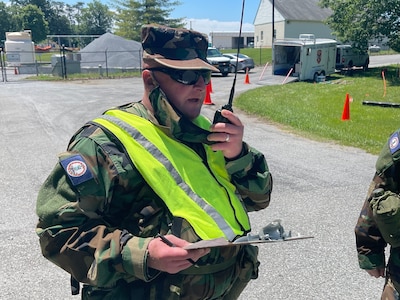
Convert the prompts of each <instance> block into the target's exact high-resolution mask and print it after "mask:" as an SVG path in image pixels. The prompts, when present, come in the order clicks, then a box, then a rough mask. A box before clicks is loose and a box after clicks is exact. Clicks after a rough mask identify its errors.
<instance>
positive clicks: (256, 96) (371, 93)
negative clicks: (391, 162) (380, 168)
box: [234, 66, 400, 154]
mask: <svg viewBox="0 0 400 300" xmlns="http://www.w3.org/2000/svg"><path fill="white" fill-rule="evenodd" d="M347 93H348V94H349V95H350V97H351V98H352V99H353V101H352V102H351V103H350V120H347V121H342V119H341V118H342V112H343V108H344V103H345V99H346V94H347ZM384 94H385V89H384V84H383V79H382V76H381V69H380V68H377V69H370V70H369V71H367V72H363V71H357V72H356V73H355V74H354V75H353V76H351V77H349V76H341V75H335V76H332V77H329V78H328V81H326V82H324V83H318V84H316V83H310V82H294V83H289V84H285V85H277V86H264V87H261V88H258V89H255V90H250V91H248V92H245V93H243V94H241V95H240V96H239V97H238V98H237V99H236V100H235V102H234V105H235V106H236V107H238V108H239V109H241V110H243V111H246V112H248V113H251V114H254V115H257V116H260V117H262V118H264V119H266V120H269V121H272V122H275V123H279V124H281V125H283V126H285V127H286V128H288V129H290V130H293V131H295V132H297V133H299V134H301V135H304V136H307V137H309V138H313V139H318V140H325V141H326V140H328V141H334V142H336V143H338V144H342V145H347V146H354V147H357V148H361V149H364V150H366V151H367V152H370V153H373V154H377V153H379V151H380V149H381V147H382V145H383V143H384V141H385V140H386V139H387V137H388V136H389V134H390V133H391V132H393V131H394V130H395V129H397V128H399V127H400V108H383V107H378V106H368V105H363V104H362V102H363V101H364V100H369V101H379V102H393V103H400V80H399V77H398V74H397V67H395V66H393V67H388V72H387V75H386V94H385V95H384Z"/></svg>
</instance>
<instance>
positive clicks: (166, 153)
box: [93, 110, 250, 240]
mask: <svg viewBox="0 0 400 300" xmlns="http://www.w3.org/2000/svg"><path fill="white" fill-rule="evenodd" d="M93 122H95V123H98V124H99V125H102V126H103V127H105V128H106V129H108V130H109V131H110V132H112V133H113V134H114V135H115V136H116V137H117V138H118V139H119V140H120V141H121V143H122V144H123V145H124V147H125V149H126V151H127V153H128V155H129V156H130V158H131V160H132V162H133V163H134V165H135V167H136V168H137V169H138V171H139V172H140V173H141V174H142V176H143V177H144V179H145V180H146V182H147V183H148V184H149V185H150V187H151V188H152V189H153V190H154V191H155V192H156V193H157V195H158V196H159V197H160V198H161V199H162V200H163V201H164V202H165V204H166V205H167V207H168V209H169V210H170V211H171V213H172V215H174V216H176V217H181V218H184V219H186V220H187V221H188V222H189V223H190V224H191V226H192V227H193V229H194V230H195V232H196V234H197V235H198V236H199V237H200V238H202V239H213V238H218V237H225V238H227V239H228V240H233V239H234V238H235V237H236V236H241V235H243V234H245V233H247V232H248V231H249V230H250V222H249V218H248V215H247V212H246V210H245V208H244V206H243V203H242V201H241V200H240V199H239V198H238V196H237V195H236V194H235V190H236V189H235V187H234V186H233V185H232V184H231V183H230V181H229V175H228V174H227V172H226V169H225V167H224V166H225V162H224V157H223V155H222V153H221V152H220V151H217V152H214V151H212V150H211V149H210V147H209V146H205V149H206V153H207V162H208V163H209V168H210V169H211V171H210V169H208V168H207V166H205V165H204V163H203V162H202V159H201V157H199V156H198V155H197V153H196V152H195V151H193V150H192V149H191V148H189V147H187V146H186V145H184V144H182V143H180V142H177V141H175V140H173V139H172V138H170V137H168V136H167V135H166V134H164V133H163V131H162V130H161V129H160V128H158V127H157V126H155V125H154V124H152V123H151V122H149V121H148V120H145V119H143V118H141V117H139V116H136V115H133V114H130V113H127V112H123V111H120V110H111V111H108V112H107V113H106V115H103V116H102V117H100V118H98V119H95V120H94V121H93ZM221 166H222V167H221Z"/></svg>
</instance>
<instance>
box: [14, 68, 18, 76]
mask: <svg viewBox="0 0 400 300" xmlns="http://www.w3.org/2000/svg"><path fill="white" fill-rule="evenodd" d="M14 75H18V69H17V67H14Z"/></svg>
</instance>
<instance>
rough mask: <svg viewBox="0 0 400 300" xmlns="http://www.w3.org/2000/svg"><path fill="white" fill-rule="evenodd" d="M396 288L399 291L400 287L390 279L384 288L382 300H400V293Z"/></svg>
mask: <svg viewBox="0 0 400 300" xmlns="http://www.w3.org/2000/svg"><path fill="white" fill-rule="evenodd" d="M395 287H396V288H397V289H399V288H400V285H399V284H398V283H396V282H393V281H392V280H391V279H390V278H389V279H388V280H387V282H386V284H385V287H384V288H383V292H382V296H381V300H399V299H400V298H399V293H398V292H397V290H396V288H395Z"/></svg>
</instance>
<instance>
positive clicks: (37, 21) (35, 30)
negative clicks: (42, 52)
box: [21, 4, 49, 42]
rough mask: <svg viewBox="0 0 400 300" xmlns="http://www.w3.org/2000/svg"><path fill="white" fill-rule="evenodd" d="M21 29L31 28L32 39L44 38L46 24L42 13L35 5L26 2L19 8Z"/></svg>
mask: <svg viewBox="0 0 400 300" xmlns="http://www.w3.org/2000/svg"><path fill="white" fill-rule="evenodd" d="M21 19H22V29H24V30H28V29H29V30H31V33H32V35H31V36H32V41H33V42H40V41H43V40H45V39H46V37H47V33H48V30H49V29H48V24H47V22H46V20H45V19H44V14H43V12H42V11H41V10H40V8H38V7H37V6H36V5H32V4H28V5H26V6H24V7H23V8H22V10H21Z"/></svg>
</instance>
